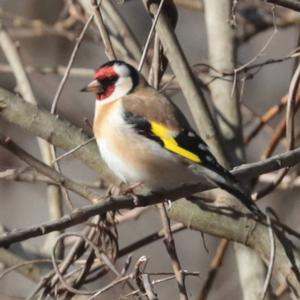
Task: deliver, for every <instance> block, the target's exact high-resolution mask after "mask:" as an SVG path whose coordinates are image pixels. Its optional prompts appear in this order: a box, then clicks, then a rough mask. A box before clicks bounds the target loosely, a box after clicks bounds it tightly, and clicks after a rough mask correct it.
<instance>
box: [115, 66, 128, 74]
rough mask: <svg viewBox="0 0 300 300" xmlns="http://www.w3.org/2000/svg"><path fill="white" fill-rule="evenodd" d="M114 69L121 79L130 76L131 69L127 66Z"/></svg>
mask: <svg viewBox="0 0 300 300" xmlns="http://www.w3.org/2000/svg"><path fill="white" fill-rule="evenodd" d="M114 69H115V71H116V73H117V74H118V75H119V77H126V76H129V75H130V74H129V69H128V68H127V66H124V65H114Z"/></svg>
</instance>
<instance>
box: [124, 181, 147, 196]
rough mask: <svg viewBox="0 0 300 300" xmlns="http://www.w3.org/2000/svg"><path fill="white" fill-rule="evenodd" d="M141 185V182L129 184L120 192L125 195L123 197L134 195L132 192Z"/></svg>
mask: <svg viewBox="0 0 300 300" xmlns="http://www.w3.org/2000/svg"><path fill="white" fill-rule="evenodd" d="M142 185H143V183H142V182H136V183H133V184H130V185H129V186H127V187H126V188H125V189H124V190H123V191H122V194H125V195H126V194H134V190H135V189H136V188H138V187H140V186H142Z"/></svg>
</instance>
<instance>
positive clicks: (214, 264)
mask: <svg viewBox="0 0 300 300" xmlns="http://www.w3.org/2000/svg"><path fill="white" fill-rule="evenodd" d="M228 245H229V241H228V240H226V239H222V240H221V241H220V243H219V245H218V247H217V250H216V252H215V255H214V257H213V259H212V260H211V263H210V269H209V272H208V275H207V277H206V279H205V282H204V285H203V287H202V290H201V293H200V295H199V297H198V298H197V299H198V300H206V299H207V296H208V293H209V291H210V289H211V287H212V284H213V281H214V279H215V278H216V275H217V271H218V270H219V269H220V266H221V265H222V262H223V259H224V256H225V254H226V250H227V249H228Z"/></svg>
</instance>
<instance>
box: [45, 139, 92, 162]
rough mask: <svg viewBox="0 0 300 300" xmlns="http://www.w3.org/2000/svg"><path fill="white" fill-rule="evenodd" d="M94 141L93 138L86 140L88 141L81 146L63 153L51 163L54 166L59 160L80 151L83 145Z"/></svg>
mask: <svg viewBox="0 0 300 300" xmlns="http://www.w3.org/2000/svg"><path fill="white" fill-rule="evenodd" d="M94 140H95V137H91V138H90V139H88V140H87V141H85V142H84V143H82V144H80V145H78V146H76V147H75V148H73V149H71V150H69V151H67V152H65V153H64V154H62V155H60V156H58V157H56V158H55V159H54V160H53V161H52V162H51V163H52V164H54V163H55V162H57V161H59V160H61V159H63V158H66V157H67V156H69V155H71V154H73V153H74V152H75V151H77V150H79V149H81V148H82V147H84V146H85V145H87V144H88V143H90V142H92V141H94Z"/></svg>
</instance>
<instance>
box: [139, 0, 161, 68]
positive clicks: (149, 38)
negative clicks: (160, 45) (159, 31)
mask: <svg viewBox="0 0 300 300" xmlns="http://www.w3.org/2000/svg"><path fill="white" fill-rule="evenodd" d="M164 1H165V0H160V3H159V6H158V9H157V12H156V15H155V17H154V19H153V22H152V25H151V28H150V31H149V33H148V36H147V40H146V43H145V46H144V50H143V53H142V57H141V59H140V63H139V66H138V71H139V72H140V71H141V70H142V68H143V64H144V62H145V59H146V56H147V52H148V48H149V45H150V41H151V37H152V34H153V32H154V29H155V26H156V24H157V21H158V17H159V15H160V13H161V10H162V7H163V5H164Z"/></svg>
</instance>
